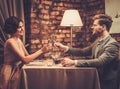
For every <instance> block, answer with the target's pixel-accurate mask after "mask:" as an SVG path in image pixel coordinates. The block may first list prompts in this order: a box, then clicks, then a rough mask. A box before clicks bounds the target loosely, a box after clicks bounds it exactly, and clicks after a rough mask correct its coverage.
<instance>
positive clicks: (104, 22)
mask: <svg viewBox="0 0 120 89" xmlns="http://www.w3.org/2000/svg"><path fill="white" fill-rule="evenodd" d="M112 22H113V21H112V19H111V17H110V16H108V15H105V14H98V15H95V16H94V17H93V25H92V27H91V28H92V33H93V35H97V36H98V37H97V39H96V41H95V42H94V43H93V44H91V45H90V46H88V47H85V48H83V49H81V48H70V47H68V46H65V45H63V44H62V43H59V42H55V43H54V45H55V46H56V47H58V48H59V49H61V50H63V51H64V52H65V53H67V54H71V55H76V56H90V55H91V56H92V59H89V60H87V59H80V60H75V59H74V60H73V59H70V58H61V64H62V65H63V66H73V65H74V66H76V67H95V68H97V70H98V73H99V78H100V85H101V89H118V79H117V78H118V63H119V62H118V61H119V60H118V57H119V43H118V42H117V41H116V40H115V39H113V38H112V37H111V36H110V35H109V30H110V27H111V25H112ZM4 31H5V32H6V33H7V34H10V35H11V38H9V39H8V40H7V41H6V42H5V46H4V64H3V66H2V69H1V71H2V72H1V73H2V75H3V76H2V77H1V78H0V80H1V79H2V82H1V81H0V89H17V88H18V82H19V78H18V79H17V80H18V81H17V80H13V81H12V83H11V81H10V80H12V79H13V76H14V75H12V76H11V74H15V73H16V71H15V69H16V68H18V69H19V70H20V69H21V67H19V66H16V63H18V62H19V61H21V62H22V63H29V62H30V61H33V60H34V59H35V58H37V57H38V56H39V55H41V54H42V53H46V52H48V51H49V50H50V49H51V47H50V46H47V47H46V46H44V47H42V48H41V49H39V50H38V51H36V52H35V53H33V54H29V53H28V52H27V50H26V49H25V47H24V45H23V43H22V41H21V40H20V36H22V35H23V21H22V20H20V19H19V18H17V17H14V16H12V17H10V18H8V19H7V20H6V22H5V25H4Z"/></svg>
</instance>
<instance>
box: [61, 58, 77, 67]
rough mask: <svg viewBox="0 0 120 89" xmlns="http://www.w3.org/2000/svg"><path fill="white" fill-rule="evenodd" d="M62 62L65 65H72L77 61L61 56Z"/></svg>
mask: <svg viewBox="0 0 120 89" xmlns="http://www.w3.org/2000/svg"><path fill="white" fill-rule="evenodd" d="M61 64H62V65H63V66H72V65H75V61H74V60H71V59H69V58H61Z"/></svg>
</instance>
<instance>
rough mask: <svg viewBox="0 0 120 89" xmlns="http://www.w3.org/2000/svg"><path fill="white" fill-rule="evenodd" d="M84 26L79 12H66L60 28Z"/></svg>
mask: <svg viewBox="0 0 120 89" xmlns="http://www.w3.org/2000/svg"><path fill="white" fill-rule="evenodd" d="M71 25H72V26H83V24H82V20H81V17H80V15H79V12H78V10H74V9H73V10H66V11H65V12H64V15H63V18H62V21H61V24H60V26H71Z"/></svg>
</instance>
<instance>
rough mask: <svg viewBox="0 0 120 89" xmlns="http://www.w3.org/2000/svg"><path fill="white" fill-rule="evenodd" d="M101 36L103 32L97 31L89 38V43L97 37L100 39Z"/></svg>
mask: <svg viewBox="0 0 120 89" xmlns="http://www.w3.org/2000/svg"><path fill="white" fill-rule="evenodd" d="M102 34H103V30H102V29H100V30H98V31H97V32H95V33H92V35H91V38H90V42H94V41H95V40H96V39H97V38H98V37H101V36H102Z"/></svg>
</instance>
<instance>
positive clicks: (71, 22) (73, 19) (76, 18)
mask: <svg viewBox="0 0 120 89" xmlns="http://www.w3.org/2000/svg"><path fill="white" fill-rule="evenodd" d="M60 26H70V27H71V32H70V38H71V40H70V45H71V47H72V30H73V27H74V26H83V23H82V20H81V17H80V15H79V12H78V10H75V9H71V10H65V12H64V15H63V18H62V21H61V23H60Z"/></svg>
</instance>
